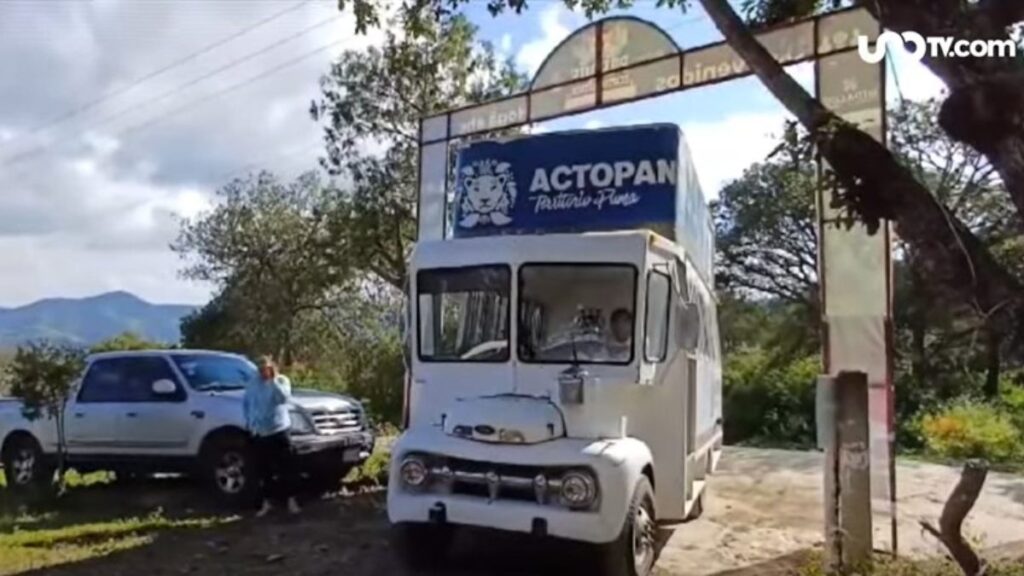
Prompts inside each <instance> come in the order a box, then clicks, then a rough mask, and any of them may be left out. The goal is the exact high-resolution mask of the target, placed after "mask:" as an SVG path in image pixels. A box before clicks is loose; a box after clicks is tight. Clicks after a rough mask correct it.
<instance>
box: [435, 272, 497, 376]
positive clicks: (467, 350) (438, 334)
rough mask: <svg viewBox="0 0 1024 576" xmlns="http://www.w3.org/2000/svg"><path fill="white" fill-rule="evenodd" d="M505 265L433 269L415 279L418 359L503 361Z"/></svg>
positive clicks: (436, 360)
mask: <svg viewBox="0 0 1024 576" xmlns="http://www.w3.org/2000/svg"><path fill="white" fill-rule="evenodd" d="M511 276H512V273H511V270H510V269H509V267H508V266H471V267H466V268H435V269H431V270H422V271H420V272H419V273H418V274H417V275H416V289H417V294H418V298H417V307H418V308H419V332H418V333H419V339H418V340H419V355H420V359H422V360H425V361H433V362H505V361H507V360H508V359H509V335H508V334H509V291H510V286H511Z"/></svg>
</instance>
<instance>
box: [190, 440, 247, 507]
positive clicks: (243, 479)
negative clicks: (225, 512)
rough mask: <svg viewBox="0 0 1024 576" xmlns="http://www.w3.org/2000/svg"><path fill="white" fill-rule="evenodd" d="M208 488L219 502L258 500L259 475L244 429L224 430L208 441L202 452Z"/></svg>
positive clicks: (238, 502)
mask: <svg viewBox="0 0 1024 576" xmlns="http://www.w3.org/2000/svg"><path fill="white" fill-rule="evenodd" d="M201 459H202V469H203V470H202V471H203V477H204V479H205V481H206V484H207V488H208V490H209V491H210V493H211V494H212V495H213V496H214V497H215V498H216V499H217V501H218V502H221V503H224V504H228V505H229V506H233V507H235V506H248V505H252V504H254V503H255V499H256V494H257V486H256V483H257V477H256V470H255V466H254V464H253V458H252V450H251V448H250V446H249V439H248V438H246V437H245V435H244V434H242V433H224V434H220V435H218V436H215V437H213V438H211V439H210V440H208V441H207V444H206V445H205V446H204V447H203V452H202V456H201Z"/></svg>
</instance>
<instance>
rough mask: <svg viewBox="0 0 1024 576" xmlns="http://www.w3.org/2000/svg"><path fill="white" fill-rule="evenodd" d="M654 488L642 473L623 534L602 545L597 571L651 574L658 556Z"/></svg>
mask: <svg viewBox="0 0 1024 576" xmlns="http://www.w3.org/2000/svg"><path fill="white" fill-rule="evenodd" d="M655 520H656V518H655V515H654V490H653V489H651V482H650V480H648V479H647V477H646V476H641V477H640V480H639V481H637V483H636V488H635V489H634V490H633V500H632V501H631V502H630V505H629V509H628V511H627V513H626V520H625V522H624V523H623V526H622V532H621V533H620V534H619V537H618V538H617V539H616V540H615V541H614V542H611V543H609V544H605V545H604V546H602V550H601V554H599V555H598V556H597V558H596V559H597V560H598V562H599V565H598V566H597V567H596V570H595V572H596V573H597V574H601V575H602V576H649V575H650V574H651V573H652V572H653V570H654V563H655V561H657V559H658V547H657V538H656V537H657V529H658V527H657V524H656V523H655Z"/></svg>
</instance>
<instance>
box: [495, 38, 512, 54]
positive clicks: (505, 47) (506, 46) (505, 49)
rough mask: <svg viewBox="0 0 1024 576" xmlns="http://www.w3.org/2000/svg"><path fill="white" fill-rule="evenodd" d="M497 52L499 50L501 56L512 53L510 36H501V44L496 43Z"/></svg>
mask: <svg viewBox="0 0 1024 576" xmlns="http://www.w3.org/2000/svg"><path fill="white" fill-rule="evenodd" d="M498 50H500V51H501V53H502V54H508V53H509V52H511V51H512V35H511V34H502V36H501V42H499V43H498Z"/></svg>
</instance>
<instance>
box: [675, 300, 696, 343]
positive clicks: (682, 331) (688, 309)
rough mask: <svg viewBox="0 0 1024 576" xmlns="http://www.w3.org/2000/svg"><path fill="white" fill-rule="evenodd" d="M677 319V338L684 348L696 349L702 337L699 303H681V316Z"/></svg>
mask: <svg viewBox="0 0 1024 576" xmlns="http://www.w3.org/2000/svg"><path fill="white" fill-rule="evenodd" d="M678 318H679V319H678V320H677V321H676V339H677V340H678V341H679V346H680V347H681V348H682V349H683V350H695V349H696V348H697V344H698V343H699V341H698V339H699V338H700V313H699V312H698V311H697V305H696V304H694V303H692V302H681V303H680V304H679V316H678Z"/></svg>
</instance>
